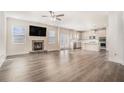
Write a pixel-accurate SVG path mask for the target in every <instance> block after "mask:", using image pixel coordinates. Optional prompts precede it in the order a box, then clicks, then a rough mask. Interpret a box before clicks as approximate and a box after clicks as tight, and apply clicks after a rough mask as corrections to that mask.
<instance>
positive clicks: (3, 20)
mask: <svg viewBox="0 0 124 93" xmlns="http://www.w3.org/2000/svg"><path fill="white" fill-rule="evenodd" d="M123 35H124V12H121V11H118V12H117V11H115V12H112V11H111V12H109V11H107V12H106V11H1V12H0V82H123V81H124V36H123Z"/></svg>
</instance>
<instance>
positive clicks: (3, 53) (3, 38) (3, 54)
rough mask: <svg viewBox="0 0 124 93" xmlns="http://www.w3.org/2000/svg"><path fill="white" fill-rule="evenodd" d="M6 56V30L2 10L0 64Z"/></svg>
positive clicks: (0, 14)
mask: <svg viewBox="0 0 124 93" xmlns="http://www.w3.org/2000/svg"><path fill="white" fill-rule="evenodd" d="M5 58H6V31H5V16H4V12H0V66H1V65H2V64H3V62H4V61H5Z"/></svg>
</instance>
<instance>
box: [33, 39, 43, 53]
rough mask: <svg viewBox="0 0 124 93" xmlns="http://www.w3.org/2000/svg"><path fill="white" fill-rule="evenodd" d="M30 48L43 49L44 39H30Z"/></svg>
mask: <svg viewBox="0 0 124 93" xmlns="http://www.w3.org/2000/svg"><path fill="white" fill-rule="evenodd" d="M32 50H33V51H41V50H44V41H43V40H32Z"/></svg>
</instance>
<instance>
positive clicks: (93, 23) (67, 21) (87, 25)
mask: <svg viewBox="0 0 124 93" xmlns="http://www.w3.org/2000/svg"><path fill="white" fill-rule="evenodd" d="M55 13H56V14H61V13H64V15H65V16H64V17H62V21H61V22H53V21H51V20H50V18H43V17H42V15H50V14H49V12H48V11H9V12H5V14H6V16H7V17H13V18H18V19H23V20H29V21H35V22H40V23H44V24H48V25H55V26H57V25H58V26H60V27H64V28H69V29H75V30H80V31H81V30H82V31H83V30H89V29H93V28H100V27H106V26H107V22H108V12H93V11H92V12H90V11H89V12H84V11H57V12H55Z"/></svg>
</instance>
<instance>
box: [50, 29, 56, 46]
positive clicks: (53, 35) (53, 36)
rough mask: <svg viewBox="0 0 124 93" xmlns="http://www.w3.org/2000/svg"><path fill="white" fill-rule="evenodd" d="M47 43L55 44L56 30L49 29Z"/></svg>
mask: <svg viewBox="0 0 124 93" xmlns="http://www.w3.org/2000/svg"><path fill="white" fill-rule="evenodd" d="M48 43H49V44H55V43H56V32H55V31H49V32H48Z"/></svg>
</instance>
